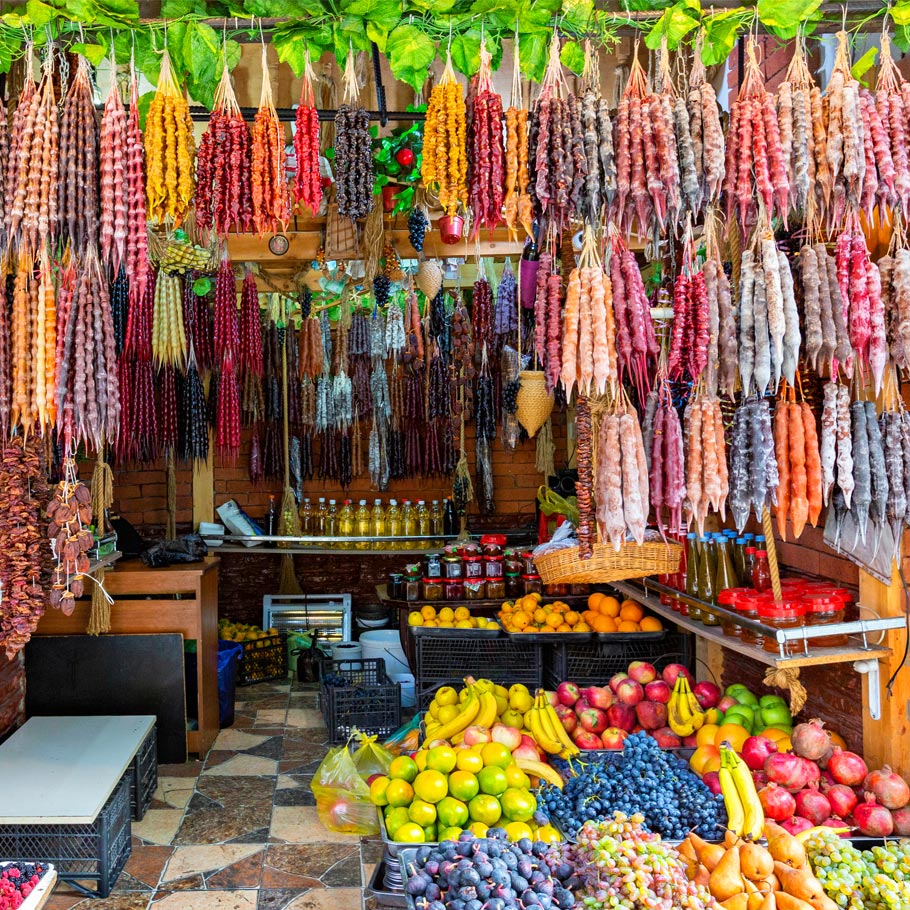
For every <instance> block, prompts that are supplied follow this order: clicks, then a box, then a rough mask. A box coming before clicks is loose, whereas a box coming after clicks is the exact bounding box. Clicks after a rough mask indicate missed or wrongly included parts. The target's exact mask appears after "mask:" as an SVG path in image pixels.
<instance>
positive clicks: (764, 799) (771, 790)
mask: <svg viewBox="0 0 910 910" xmlns="http://www.w3.org/2000/svg"><path fill="white" fill-rule="evenodd" d="M705 783H707V781H705ZM758 798H759V800H760V802H761V806H762V809H764V812H765V817H766V818H770V819H772V820H773V821H776V822H782V821H786V820H787V819H788V818H792V817H793V813H794V812H796V800H795V799H794V798H793V797H792V796H791V795H790V794H789V793H788V792H787V791H786V790H785V789H784V788H783V787H779V786H778V785H777V784H768V786H767V787H762V788H761V790H759V791H758Z"/></svg>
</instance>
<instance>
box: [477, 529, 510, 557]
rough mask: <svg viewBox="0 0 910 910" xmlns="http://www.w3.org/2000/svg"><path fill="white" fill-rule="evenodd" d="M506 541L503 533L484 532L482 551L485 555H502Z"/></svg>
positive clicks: (481, 544) (481, 540) (481, 542)
mask: <svg viewBox="0 0 910 910" xmlns="http://www.w3.org/2000/svg"><path fill="white" fill-rule="evenodd" d="M505 542H506V538H505V535H503V534H484V535H483V537H481V538H480V551H481V553H483V555H484V556H502V548H503V545H504V544H505Z"/></svg>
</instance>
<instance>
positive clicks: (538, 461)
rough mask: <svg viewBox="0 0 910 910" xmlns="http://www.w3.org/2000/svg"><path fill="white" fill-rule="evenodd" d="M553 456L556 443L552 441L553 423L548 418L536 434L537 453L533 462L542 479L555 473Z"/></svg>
mask: <svg viewBox="0 0 910 910" xmlns="http://www.w3.org/2000/svg"><path fill="white" fill-rule="evenodd" d="M555 455H556V443H555V442H554V441H553V423H552V420H551V418H549V417H548V418H547V419H546V420H545V421H544V425H543V426H542V427H541V428H540V432H539V433H538V434H537V451H536V453H535V460H534V467H536V468H537V470H538V471H540V473H541V474H543V476H544V478H547V477H552V476H553V475H554V474H555V473H556V463H555V461H554V457H555Z"/></svg>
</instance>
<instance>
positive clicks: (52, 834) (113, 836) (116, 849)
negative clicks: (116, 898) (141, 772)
mask: <svg viewBox="0 0 910 910" xmlns="http://www.w3.org/2000/svg"><path fill="white" fill-rule="evenodd" d="M131 776H132V774H131V772H130V771H127V773H126V774H124V775H123V777H122V778H121V779H120V783H118V784H117V786H116V787H115V788H114V792H113V793H112V794H111V795H110V798H109V799H108V801H107V802H106V803H105V804H104V808H103V809H102V810H101V812H99V813H98V817H97V818H96V819H95V821H94V822H92V823H91V824H73V825H65V824H58V825H2V826H0V856H9V857H14V858H15V859H17V860H22V861H25V862H30V863H33V862H39V861H40V862H45V863H53V864H54V866H56V868H57V875H58V877H59V879H60V880H61V881H65V882H69V883H71V884H73V885H74V886H75V887H76V888H78V889H79V890H81V891H83V892H85V893H86V894H91V895H92V896H95V897H107V896H108V895H109V894H110V893H111V889H112V888H113V887H114V884H115V883H116V881H117V878H118V877H119V875H120V873H121V872H122V871H123V867H124V866H125V865H126V861H127V860H128V859H129V858H130V853H131V852H132V847H131V840H130V816H131V814H132V813H131V811H130V778H131ZM85 882H96V883H97V885H96V889H95V890H94V891H92V890H90V889H88V888H87V887H86V886H85V884H84V883H85Z"/></svg>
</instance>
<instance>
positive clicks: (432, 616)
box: [408, 604, 499, 629]
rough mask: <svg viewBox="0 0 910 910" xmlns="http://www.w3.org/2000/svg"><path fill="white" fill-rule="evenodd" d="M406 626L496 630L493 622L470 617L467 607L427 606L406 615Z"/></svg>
mask: <svg viewBox="0 0 910 910" xmlns="http://www.w3.org/2000/svg"><path fill="white" fill-rule="evenodd" d="M408 625H409V626H418V627H420V628H423V629H497V628H499V626H498V625H497V624H496V621H495V620H492V619H488V618H487V617H486V616H472V615H471V611H470V610H469V609H468V608H467V607H455V608H454V609H453V608H452V607H441V608H440V609H438V610H437V609H436V607H433V606H431V605H430V604H427V605H426V606H423V607H421V608H420V609H419V610H411V612H410V613H408Z"/></svg>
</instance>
